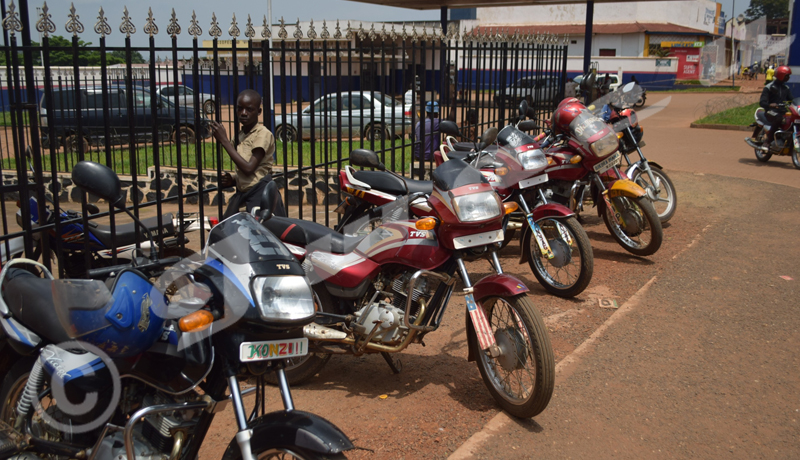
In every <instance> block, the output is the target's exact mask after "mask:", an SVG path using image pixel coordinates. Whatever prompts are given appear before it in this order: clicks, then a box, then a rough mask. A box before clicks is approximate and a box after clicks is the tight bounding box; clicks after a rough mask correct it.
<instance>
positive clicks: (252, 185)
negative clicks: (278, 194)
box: [211, 89, 286, 219]
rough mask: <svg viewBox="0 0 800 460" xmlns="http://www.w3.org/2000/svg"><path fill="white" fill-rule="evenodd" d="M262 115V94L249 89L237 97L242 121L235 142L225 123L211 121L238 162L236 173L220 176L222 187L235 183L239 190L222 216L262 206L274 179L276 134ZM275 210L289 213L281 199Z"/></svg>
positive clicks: (232, 158) (226, 148) (232, 156)
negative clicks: (264, 195) (263, 123)
mask: <svg viewBox="0 0 800 460" xmlns="http://www.w3.org/2000/svg"><path fill="white" fill-rule="evenodd" d="M259 115H261V95H260V94H258V93H257V92H256V91H255V90H252V89H246V90H244V91H242V92H241V93H239V97H238V98H236V118H237V119H238V121H239V123H241V124H242V129H241V131H239V136H238V139H237V141H238V142H237V143H236V144H237V145H236V146H234V145H233V144H232V143H231V141H230V140H229V139H228V133H227V132H226V131H225V128H224V127H223V126H222V124H220V123H219V122H217V121H212V122H211V132H212V133H214V137H215V138H216V139H217V142H219V143H220V145H222V147H223V148H224V149H225V151H226V152H228V156H230V157H231V161H233V163H234V164H235V165H236V175H235V176H231V174H230V173H228V172H225V173H223V174H222V176H220V179H219V186H220V188H227V187H231V186H233V185H236V193H235V194H234V195H233V196H232V197H231V200H230V202H229V203H228V208H227V209H226V210H225V214H223V219H226V218H228V217H230V216H232V215H234V214H236V213H237V212H239V208H241V207H242V205H244V206H245V209H246V210H247V212H250V210H252V209H253V207H254V206H259V205H260V202H261V194H262V193H263V192H264V188H265V187H266V186H267V184H268V183H269V182H270V181H271V180H272V162H273V154H274V153H275V137H274V136H273V135H272V133H271V132H270V131H269V130H268V129H267V128H266V127H265V126H264V125H262V124H261V123H259V122H258V117H259ZM272 211H273V213H275V215H277V216H285V215H286V212H285V211H284V209H283V203H282V201H279V202H278V209H273V210H272Z"/></svg>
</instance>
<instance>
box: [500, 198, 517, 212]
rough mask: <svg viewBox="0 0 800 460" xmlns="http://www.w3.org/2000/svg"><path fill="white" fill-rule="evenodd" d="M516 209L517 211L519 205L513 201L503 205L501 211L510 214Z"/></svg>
mask: <svg viewBox="0 0 800 460" xmlns="http://www.w3.org/2000/svg"><path fill="white" fill-rule="evenodd" d="M517 209H519V205H518V204H517V203H515V202H513V201H512V202H510V203H503V210H505V212H506V214H511V213H512V212H514V211H516V210H517Z"/></svg>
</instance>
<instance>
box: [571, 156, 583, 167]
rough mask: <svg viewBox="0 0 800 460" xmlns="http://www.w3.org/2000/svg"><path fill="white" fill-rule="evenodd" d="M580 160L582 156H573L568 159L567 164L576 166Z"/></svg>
mask: <svg viewBox="0 0 800 460" xmlns="http://www.w3.org/2000/svg"><path fill="white" fill-rule="evenodd" d="M581 160H583V157H582V156H580V155H575V156H574V157H572V158H570V159H569V162H570V164H573V165H576V164H578V163H580V162H581Z"/></svg>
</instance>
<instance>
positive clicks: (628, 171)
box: [625, 161, 664, 177]
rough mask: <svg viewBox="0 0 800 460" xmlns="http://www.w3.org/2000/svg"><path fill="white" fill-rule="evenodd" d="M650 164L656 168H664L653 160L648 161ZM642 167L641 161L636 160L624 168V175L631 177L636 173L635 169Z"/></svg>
mask: <svg viewBox="0 0 800 460" xmlns="http://www.w3.org/2000/svg"><path fill="white" fill-rule="evenodd" d="M648 163H650V166H655V167H656V168H658V169H662V170H663V169H664V168H663V167H662V166H661V165H660V164H658V163H656V162H655V161H648ZM640 169H642V162H641V161H637V162H636V163H634V164H632V165H631V166H630V167H629V168H628V169H626V170H625V175H626V176H628V177H633V175H634V174H636V171H638V170H640Z"/></svg>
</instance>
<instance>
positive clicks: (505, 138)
mask: <svg viewBox="0 0 800 460" xmlns="http://www.w3.org/2000/svg"><path fill="white" fill-rule="evenodd" d="M533 143H534V140H533V138H532V137H531V136H530V135H529V134H528V133H525V132H522V131H520V130H518V129H517V128H516V127H515V126H512V125H508V126H506V127H505V128H503V129H502V130H501V131H500V133H498V134H497V144H498V145H499V146H501V147H509V148H511V149H516V148H517V147H522V146H523V145H528V144H533Z"/></svg>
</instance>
